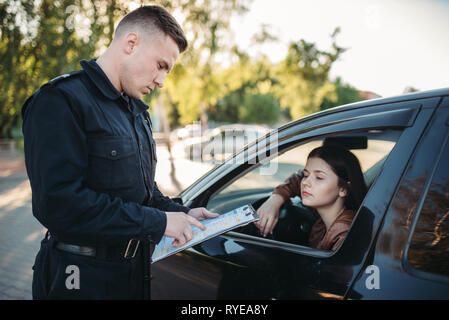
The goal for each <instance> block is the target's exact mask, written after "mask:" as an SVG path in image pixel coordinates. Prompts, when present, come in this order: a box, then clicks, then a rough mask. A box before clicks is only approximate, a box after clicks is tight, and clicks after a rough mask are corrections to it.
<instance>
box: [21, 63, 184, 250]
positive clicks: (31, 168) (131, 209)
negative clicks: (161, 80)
mask: <svg viewBox="0 0 449 320" xmlns="http://www.w3.org/2000/svg"><path fill="white" fill-rule="evenodd" d="M81 66H82V68H83V70H80V71H76V72H73V73H71V74H68V75H64V76H61V77H58V78H56V79H54V80H52V81H50V82H49V83H47V84H45V85H44V86H42V87H41V88H40V89H39V90H38V91H37V92H36V93H35V94H33V95H32V96H31V97H30V98H29V99H28V100H27V101H26V103H25V104H24V106H23V108H22V117H23V126H22V128H23V134H24V149H25V163H26V168H27V173H28V176H29V179H30V184H31V189H32V203H33V215H34V216H35V217H36V218H37V219H38V220H39V221H40V222H41V223H42V224H43V225H44V226H45V227H46V228H48V229H49V231H50V232H51V233H52V234H54V235H55V236H57V238H58V239H60V241H65V242H68V243H74V244H80V245H83V244H85V245H94V244H111V245H112V244H114V243H122V242H123V241H128V240H129V239H131V238H134V239H148V238H150V239H152V240H153V241H155V242H158V241H159V240H160V238H161V237H162V235H163V233H164V231H165V227H166V215H165V213H164V211H183V212H185V213H187V212H188V211H189V208H187V207H184V206H182V205H179V204H177V203H175V202H174V201H172V200H171V199H169V198H168V197H165V196H164V195H163V194H162V193H161V192H160V191H159V189H158V187H157V185H156V183H155V182H154V175H155V168H156V161H157V159H156V144H155V142H154V139H153V137H152V132H151V121H150V118H149V114H148V111H147V109H148V106H147V105H146V104H144V103H143V102H142V101H141V100H138V99H133V98H129V97H127V96H126V95H122V94H121V93H120V92H118V91H117V89H115V87H114V86H113V85H112V83H111V82H110V81H109V79H108V78H107V76H106V75H105V73H104V72H103V71H102V70H101V68H100V67H99V65H98V64H97V63H96V62H95V60H94V59H92V60H90V61H85V60H83V61H81Z"/></svg>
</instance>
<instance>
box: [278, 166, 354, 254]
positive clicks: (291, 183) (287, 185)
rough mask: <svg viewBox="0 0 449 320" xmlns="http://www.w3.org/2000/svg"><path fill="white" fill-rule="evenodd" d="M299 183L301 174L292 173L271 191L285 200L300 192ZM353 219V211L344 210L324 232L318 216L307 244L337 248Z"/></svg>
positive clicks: (328, 248)
mask: <svg viewBox="0 0 449 320" xmlns="http://www.w3.org/2000/svg"><path fill="white" fill-rule="evenodd" d="M300 185H301V176H300V175H299V174H297V173H294V174H292V175H291V176H290V177H288V178H287V180H285V182H284V183H283V184H281V185H279V186H277V187H276V188H275V189H274V191H273V193H275V194H278V195H280V196H281V197H282V198H284V200H285V201H287V200H288V199H289V198H291V197H294V196H296V195H299V194H300V190H301V188H300ZM353 219H354V211H352V210H345V211H343V212H342V213H341V214H340V215H339V216H338V217H337V218H336V219H335V221H334V222H333V223H332V225H331V226H330V227H329V230H327V232H326V225H325V224H324V222H323V220H322V219H321V218H318V220H317V221H315V223H314V224H313V226H312V230H311V232H310V236H309V245H310V246H311V247H312V248H316V249H321V250H332V251H335V250H337V249H338V247H339V246H340V245H341V243H342V242H343V240H344V239H345V237H346V234H347V233H348V231H349V229H350V227H351V223H352V220H353Z"/></svg>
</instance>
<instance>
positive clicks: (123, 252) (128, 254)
mask: <svg viewBox="0 0 449 320" xmlns="http://www.w3.org/2000/svg"><path fill="white" fill-rule="evenodd" d="M139 244H140V240H136V239H131V240H129V241H128V242H127V243H126V245H122V246H114V247H112V246H97V247H89V246H79V245H75V244H68V243H64V242H61V241H56V245H55V246H56V248H58V249H59V250H62V251H66V252H69V253H72V254H77V255H81V256H87V257H96V258H100V259H107V258H119V259H132V258H134V257H135V256H136V253H137V249H138V248H139Z"/></svg>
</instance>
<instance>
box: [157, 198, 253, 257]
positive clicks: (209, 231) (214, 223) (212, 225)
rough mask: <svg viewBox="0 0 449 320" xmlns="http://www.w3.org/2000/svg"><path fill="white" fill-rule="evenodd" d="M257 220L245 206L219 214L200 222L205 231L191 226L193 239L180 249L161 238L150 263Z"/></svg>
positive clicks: (248, 207) (250, 208)
mask: <svg viewBox="0 0 449 320" xmlns="http://www.w3.org/2000/svg"><path fill="white" fill-rule="evenodd" d="M257 220H259V216H258V215H257V213H256V211H255V210H254V208H253V207H252V206H251V205H245V206H242V207H240V208H236V209H234V210H232V211H229V212H227V213H224V214H221V215H220V216H218V217H217V218H214V219H207V220H203V221H201V223H202V224H203V225H204V226H205V227H206V230H201V229H199V228H197V227H195V226H193V225H192V229H193V239H192V240H190V241H189V242H187V243H186V244H184V245H183V246H181V247H174V246H173V245H172V242H173V240H174V238H171V237H166V236H163V237H162V239H161V241H160V242H159V243H158V244H157V245H156V247H155V248H154V251H153V255H152V256H151V263H154V262H157V261H159V260H162V259H164V258H166V257H168V256H171V255H172V254H175V253H177V252H180V251H182V250H184V249H187V248H190V247H192V246H194V245H197V244H199V243H201V242H204V241H206V240H209V239H211V238H213V237H216V236H218V235H221V234H223V233H225V232H228V231H230V230H232V229H235V228H238V227H241V226H244V225H247V224H249V223H251V222H254V221H257Z"/></svg>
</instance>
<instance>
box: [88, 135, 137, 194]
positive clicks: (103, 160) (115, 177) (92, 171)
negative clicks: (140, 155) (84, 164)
mask: <svg viewBox="0 0 449 320" xmlns="http://www.w3.org/2000/svg"><path fill="white" fill-rule="evenodd" d="M87 143H88V148H89V149H88V152H89V167H88V179H87V182H88V185H89V186H90V187H92V188H95V189H120V188H127V187H130V186H132V185H133V184H135V183H136V181H137V179H139V176H138V174H139V171H138V161H137V154H136V149H135V148H134V145H133V141H132V139H131V138H130V137H101V138H100V137H95V138H89V139H88V142H87Z"/></svg>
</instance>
